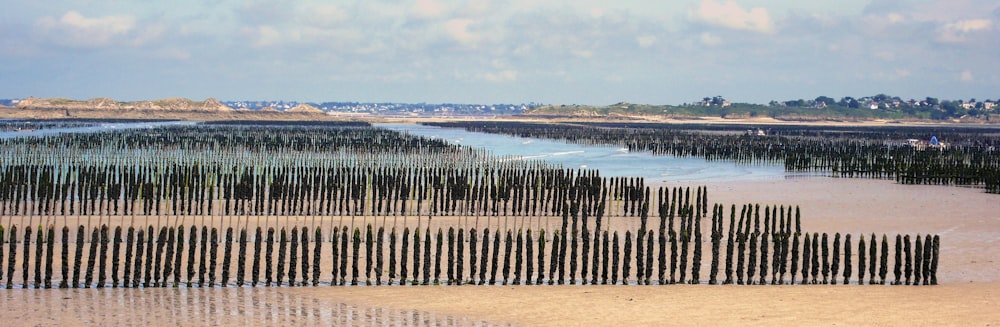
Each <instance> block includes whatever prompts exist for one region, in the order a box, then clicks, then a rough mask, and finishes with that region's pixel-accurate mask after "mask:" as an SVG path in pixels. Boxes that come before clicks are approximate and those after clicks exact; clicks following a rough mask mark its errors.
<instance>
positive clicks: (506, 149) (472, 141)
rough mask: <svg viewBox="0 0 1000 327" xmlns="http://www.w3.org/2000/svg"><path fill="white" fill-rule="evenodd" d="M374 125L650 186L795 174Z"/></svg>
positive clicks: (503, 137)
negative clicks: (632, 179) (641, 180)
mask: <svg viewBox="0 0 1000 327" xmlns="http://www.w3.org/2000/svg"><path fill="white" fill-rule="evenodd" d="M375 126H377V127H383V128H388V129H391V130H396V131H405V132H408V133H410V134H411V135H421V136H426V137H433V138H440V139H444V140H447V141H449V142H451V143H453V144H461V145H465V146H470V147H474V148H484V149H488V150H490V151H492V152H493V153H494V154H496V155H499V156H511V157H513V158H512V160H544V161H546V162H550V163H554V164H559V165H562V166H563V167H565V168H571V169H577V168H586V169H598V170H600V172H601V175H602V176H623V177H643V178H645V179H646V181H647V182H651V183H662V182H666V183H671V182H694V181H698V182H704V181H747V180H769V179H784V178H786V177H794V176H799V174H792V173H786V172H785V169H784V166H782V165H780V164H768V165H741V164H736V163H732V162H726V161H707V160H705V159H703V158H691V157H688V158H684V157H675V156H655V155H653V154H651V153H649V152H629V151H628V150H626V149H622V148H618V147H613V146H593V145H582V144H572V143H566V142H562V141H555V140H543V139H534V138H523V137H516V136H507V135H500V134H488V133H478V132H468V131H465V130H464V129H460V128H442V127H436V126H424V125H414V124H376V125H375Z"/></svg>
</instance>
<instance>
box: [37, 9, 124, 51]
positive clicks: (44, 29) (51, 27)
mask: <svg viewBox="0 0 1000 327" xmlns="http://www.w3.org/2000/svg"><path fill="white" fill-rule="evenodd" d="M36 25H37V27H38V28H39V31H40V32H41V33H42V34H43V35H44V36H45V37H47V38H49V39H50V40H51V41H53V42H55V43H57V44H60V45H64V46H71V47H85V48H95V47H104V46H108V45H111V44H113V43H115V42H118V41H125V40H126V39H128V38H129V36H130V33H131V32H132V31H133V30H134V29H135V26H136V22H135V18H134V17H132V16H104V17H96V18H88V17H84V16H83V15H82V14H80V13H79V12H76V11H69V12H66V13H65V14H63V15H62V16H61V17H59V18H54V17H48V16H46V17H42V18H39V19H38V20H37V21H36Z"/></svg>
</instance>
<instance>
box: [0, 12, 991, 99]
mask: <svg viewBox="0 0 1000 327" xmlns="http://www.w3.org/2000/svg"><path fill="white" fill-rule="evenodd" d="M651 3H653V4H651ZM3 7H4V10H3V11H2V13H0V98H19V97H27V96H35V97H67V98H74V99H87V98H94V97H111V98H115V99H119V100H139V99H155V98H165V97H187V98H192V99H204V98H208V97H214V98H218V99H223V100H242V99H254V100H277V99H282V100H299V101H362V102H428V103H440V102H458V103H521V102H531V101H534V102H541V103H559V104H611V103H616V102H619V101H626V102H633V103H650V104H678V103H683V102H693V101H698V100H699V99H701V98H702V97H705V96H714V95H722V96H724V97H726V98H728V99H730V100H733V101H740V102H755V103H766V102H768V101H770V100H788V99H799V98H805V99H811V98H815V97H816V96H819V95H825V96H831V97H834V98H840V97H843V96H863V95H873V94H876V93H887V94H892V95H898V96H901V97H903V98H923V97H925V96H933V97H939V98H945V99H969V98H977V99H996V98H1000V3H998V2H996V1H995V0H913V1H907V0H874V1H867V0H841V1H800V0H775V1H743V0H737V1H730V0H690V1H638V0H624V1H615V2H614V3H612V2H611V1H597V0H576V1H571V0H566V1H562V0H560V1H530V0H508V1H501V0H471V1H446V0H406V1H403V0H389V1H277V0H275V1H271V0H266V1H235V0H176V1H153V2H146V1H125V0H107V1H99V0H47V1H35V0H7V1H5V4H4V6H3Z"/></svg>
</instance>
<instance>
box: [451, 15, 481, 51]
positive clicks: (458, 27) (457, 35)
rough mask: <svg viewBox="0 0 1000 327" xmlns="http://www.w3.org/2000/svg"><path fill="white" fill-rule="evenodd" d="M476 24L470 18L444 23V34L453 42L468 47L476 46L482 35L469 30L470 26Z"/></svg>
mask: <svg viewBox="0 0 1000 327" xmlns="http://www.w3.org/2000/svg"><path fill="white" fill-rule="evenodd" d="M473 23H475V21H474V20H472V19H468V18H455V19H449V20H448V21H446V22H445V23H444V32H445V34H447V35H448V37H450V38H451V39H452V40H454V41H456V42H458V43H460V44H462V45H466V46H474V45H475V43H476V42H477V41H479V39H480V35H479V34H477V33H475V32H472V31H470V30H469V26H470V25H472V24H473Z"/></svg>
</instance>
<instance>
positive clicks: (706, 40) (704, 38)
mask: <svg viewBox="0 0 1000 327" xmlns="http://www.w3.org/2000/svg"><path fill="white" fill-rule="evenodd" d="M698 41H700V42H701V44H704V45H708V46H716V45H720V44H722V38H720V37H718V36H715V35H714V34H712V33H709V32H704V33H701V35H700V36H699V37H698Z"/></svg>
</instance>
